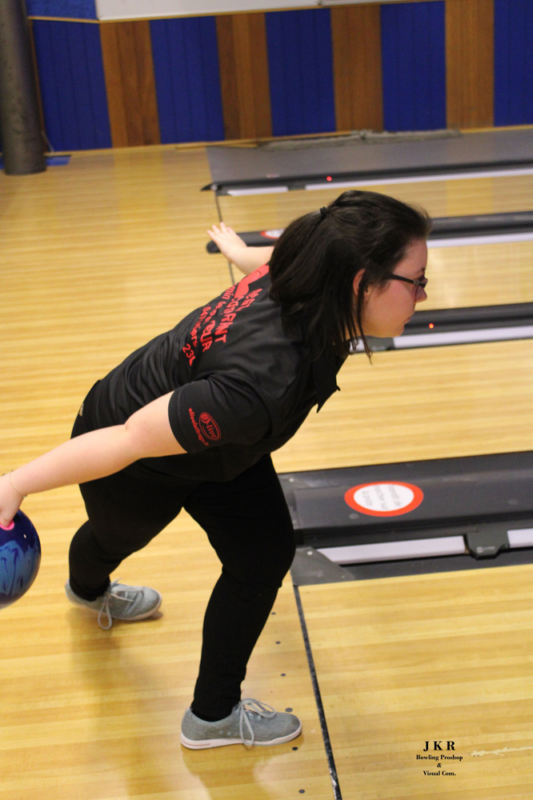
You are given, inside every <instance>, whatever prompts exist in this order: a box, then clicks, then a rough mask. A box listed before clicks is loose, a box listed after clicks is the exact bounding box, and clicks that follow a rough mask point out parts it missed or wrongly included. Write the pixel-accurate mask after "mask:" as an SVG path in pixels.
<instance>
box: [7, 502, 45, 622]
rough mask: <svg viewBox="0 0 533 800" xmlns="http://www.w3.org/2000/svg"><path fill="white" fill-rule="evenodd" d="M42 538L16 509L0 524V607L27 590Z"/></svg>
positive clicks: (35, 567)
mask: <svg viewBox="0 0 533 800" xmlns="http://www.w3.org/2000/svg"><path fill="white" fill-rule="evenodd" d="M40 563H41V542H40V541H39V536H38V535H37V531H36V530H35V528H34V527H33V525H32V523H31V521H30V520H29V519H28V517H27V516H26V514H23V513H22V511H17V513H16V514H15V517H14V519H13V522H12V523H11V525H9V526H8V527H7V528H4V527H2V526H1V525H0V609H2V608H5V607H6V606H10V605H11V603H16V601H17V600H19V599H20V598H21V597H22V595H24V594H26V592H27V591H28V589H29V588H30V586H31V585H32V583H33V581H34V580H35V578H36V577H37V573H38V572H39V565H40Z"/></svg>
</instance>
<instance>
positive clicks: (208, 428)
mask: <svg viewBox="0 0 533 800" xmlns="http://www.w3.org/2000/svg"><path fill="white" fill-rule="evenodd" d="M198 421H199V423H200V430H201V431H202V433H203V435H204V436H207V438H208V439H211V441H212V442H218V440H219V439H220V437H221V433H220V428H219V427H218V425H217V423H216V422H215V420H214V419H213V417H212V416H211V414H208V413H207V412H206V411H203V412H202V413H201V414H200V419H199V420H198Z"/></svg>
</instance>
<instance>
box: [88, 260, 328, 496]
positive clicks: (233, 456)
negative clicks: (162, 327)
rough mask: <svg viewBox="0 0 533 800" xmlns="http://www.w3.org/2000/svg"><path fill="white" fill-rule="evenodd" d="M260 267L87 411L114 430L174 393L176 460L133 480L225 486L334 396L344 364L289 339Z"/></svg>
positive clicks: (116, 374)
mask: <svg viewBox="0 0 533 800" xmlns="http://www.w3.org/2000/svg"><path fill="white" fill-rule="evenodd" d="M269 288H270V277H269V274H268V267H267V266H264V267H261V268H260V269H258V270H256V271H255V272H254V273H252V274H251V275H248V276H246V277H245V278H243V280H241V281H240V283H238V284H236V285H235V286H232V287H230V288H229V289H227V291H225V292H224V293H223V294H222V295H220V296H219V297H217V298H215V299H214V300H212V301H211V302H210V303H209V304H208V305H206V306H205V307H204V308H201V309H197V310H196V311H193V312H192V313H191V314H189V315H188V316H187V317H185V319H183V320H182V321H181V322H180V323H179V324H178V325H177V326H176V327H175V328H174V329H173V330H171V331H168V332H167V333H164V334H162V335H161V336H158V337H157V338H156V339H154V340H152V341H151V342H149V343H148V344H147V345H145V346H144V347H142V348H140V349H139V350H137V351H136V352H135V353H133V354H132V355H131V356H129V357H128V358H127V359H126V360H125V361H124V362H123V363H122V364H121V365H120V366H119V367H117V368H116V369H115V370H113V371H112V372H111V373H110V374H109V375H108V376H107V377H106V378H104V379H103V380H102V381H101V382H100V383H98V384H97V386H96V387H95V389H94V390H93V393H92V395H91V396H90V398H88V399H90V402H87V403H86V406H88V408H87V409H86V411H85V412H84V413H85V416H86V417H88V420H87V421H88V423H89V425H90V427H93V428H96V427H106V426H108V425H116V424H121V423H123V422H125V421H126V419H127V418H128V417H129V416H130V415H131V414H133V413H134V412H135V411H136V410H138V409H139V408H142V407H143V406H144V405H146V404H147V403H149V402H151V401H152V400H155V399H156V398H157V397H161V396H162V395H164V394H167V393H168V392H171V391H173V394H172V396H171V398H170V403H169V420H170V425H171V428H172V431H173V433H174V435H175V437H176V439H177V441H178V442H179V444H180V445H181V446H182V447H183V449H184V450H185V451H186V453H185V454H182V455H178V456H167V457H163V458H150V459H143V461H139V462H137V463H136V464H134V465H132V466H131V467H128V470H129V471H130V472H133V473H135V474H137V475H138V476H139V477H143V478H144V479H146V480H156V481H157V482H160V481H163V482H167V481H171V482H174V481H175V480H176V479H178V480H180V481H182V480H185V481H187V480H192V481H196V480H210V481H224V480H231V479H232V478H234V477H236V476H237V475H239V474H240V473H241V472H243V471H244V470H245V469H247V468H248V467H250V466H252V465H253V464H255V463H256V462H257V461H258V460H259V459H260V458H261V457H262V456H263V455H265V454H266V453H271V452H272V451H274V450H277V449H278V448H280V447H281V446H282V445H284V444H285V442H287V441H288V440H289V439H290V438H291V437H292V436H294V434H295V433H296V431H297V430H298V428H299V427H300V425H301V424H302V423H303V421H304V420H305V418H306V417H307V415H308V414H309V412H310V410H311V409H312V408H313V406H314V405H318V409H320V408H321V407H322V406H323V404H324V403H325V402H326V400H327V399H328V397H330V396H331V395H332V394H333V392H335V390H336V389H337V388H338V387H337V385H336V378H335V376H336V373H337V372H338V370H339V369H340V367H341V365H342V363H343V359H341V358H338V357H336V356H335V354H334V352H333V351H332V350H331V351H326V352H325V353H323V355H322V356H321V357H320V358H319V359H318V360H313V359H312V352H313V343H312V342H311V343H305V342H302V341H299V340H296V339H294V338H291V337H289V336H287V334H286V333H285V332H284V331H283V327H282V321H281V313H280V306H279V304H277V303H275V302H274V301H273V300H271V299H270V297H269Z"/></svg>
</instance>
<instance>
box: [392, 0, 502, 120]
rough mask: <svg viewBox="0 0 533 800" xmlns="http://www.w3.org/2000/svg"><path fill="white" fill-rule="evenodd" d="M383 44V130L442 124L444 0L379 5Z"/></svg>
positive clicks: (443, 107)
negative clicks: (438, 0)
mask: <svg viewBox="0 0 533 800" xmlns="http://www.w3.org/2000/svg"><path fill="white" fill-rule="evenodd" d="M513 2H514V0H513ZM381 48H382V68H383V115H384V124H385V130H388V131H408V130H435V129H438V128H445V127H446V54H445V22H444V2H442V0H441V1H440V2H426V3H406V4H405V5H404V4H401V5H398V6H396V5H394V6H393V5H386V6H382V7H381Z"/></svg>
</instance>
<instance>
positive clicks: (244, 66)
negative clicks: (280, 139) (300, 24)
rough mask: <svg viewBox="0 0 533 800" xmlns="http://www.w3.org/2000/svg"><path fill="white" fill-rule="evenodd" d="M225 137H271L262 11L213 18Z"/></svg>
mask: <svg viewBox="0 0 533 800" xmlns="http://www.w3.org/2000/svg"><path fill="white" fill-rule="evenodd" d="M217 41H218V57H219V64H220V88H221V92H222V107H223V113H224V131H225V134H226V139H255V138H261V137H268V136H272V121H271V113H270V83H269V75H268V54H267V41H266V27H265V15H264V14H257V13H256V14H227V15H223V16H220V17H217Z"/></svg>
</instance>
